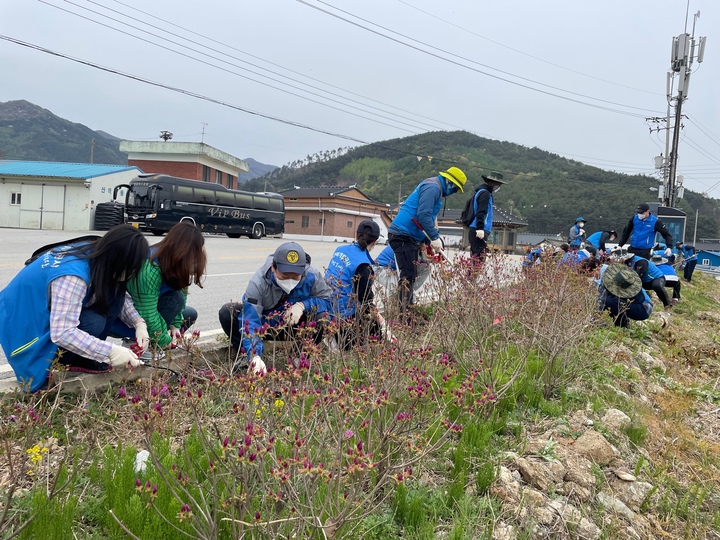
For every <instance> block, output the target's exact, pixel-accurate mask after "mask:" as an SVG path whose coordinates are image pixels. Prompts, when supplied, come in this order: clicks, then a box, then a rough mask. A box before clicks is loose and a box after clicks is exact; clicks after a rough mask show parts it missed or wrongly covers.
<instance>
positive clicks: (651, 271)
mask: <svg viewBox="0 0 720 540" xmlns="http://www.w3.org/2000/svg"><path fill="white" fill-rule="evenodd" d="M639 261H646V262H647V263H648V271H647V274H645V279H643V283H650V282H651V281H652V280H654V279H657V278H661V277H663V276H664V275H665V274H663V272H662V270H660V269H659V268H658V267H657V266H655V264H653V263H651V262H650V261H648V260H647V259H643V258H642V257H638V256H637V255H635V256H634V257H633V258H632V259H630V261H629V262H628V266H629V267H630V268H633V269H634V268H635V263H636V262H639Z"/></svg>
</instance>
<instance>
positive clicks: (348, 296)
mask: <svg viewBox="0 0 720 540" xmlns="http://www.w3.org/2000/svg"><path fill="white" fill-rule="evenodd" d="M355 238H356V240H355V242H353V243H352V244H348V245H344V246H340V247H338V248H337V249H336V250H335V253H334V254H333V256H332V259H330V263H329V264H328V269H327V271H326V272H325V281H326V282H327V284H328V285H330V287H331V288H332V289H333V314H334V316H335V319H336V320H338V321H339V323H340V331H339V338H340V339H339V341H340V345H341V346H342V348H343V349H349V348H350V347H352V346H353V345H356V344H358V343H359V342H361V340H362V337H364V336H367V335H374V336H384V337H387V338H388V339H392V336H391V334H390V332H389V330H388V328H387V323H386V322H385V319H383V316H382V315H380V313H379V312H378V310H377V308H376V307H375V304H374V295H373V290H372V284H373V277H374V272H373V265H374V264H375V261H374V260H373V258H372V256H371V255H370V251H371V250H372V249H373V248H374V247H375V244H376V243H377V241H378V238H380V227H378V224H377V223H375V222H374V221H372V220H365V221H362V222H360V225H358V228H357V235H356V237H355Z"/></svg>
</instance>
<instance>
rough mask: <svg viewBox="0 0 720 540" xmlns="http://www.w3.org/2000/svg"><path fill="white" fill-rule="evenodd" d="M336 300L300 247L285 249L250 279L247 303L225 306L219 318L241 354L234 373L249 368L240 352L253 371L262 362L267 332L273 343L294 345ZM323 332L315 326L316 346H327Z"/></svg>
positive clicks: (287, 245)
mask: <svg viewBox="0 0 720 540" xmlns="http://www.w3.org/2000/svg"><path fill="white" fill-rule="evenodd" d="M331 297H332V290H331V289H330V287H329V286H328V285H327V283H326V282H325V279H324V278H323V276H322V274H321V273H320V272H319V271H318V270H317V269H315V268H313V267H312V266H310V261H309V258H308V257H307V255H306V254H305V251H304V250H303V248H302V247H301V246H300V244H298V243H296V242H285V243H284V244H280V246H278V248H277V249H276V250H275V253H274V254H272V255H270V256H269V257H268V258H267V260H266V261H265V264H263V265H262V266H261V267H260V269H259V270H258V271H257V272H255V275H254V276H253V277H252V278H251V279H250V283H248V286H247V289H246V290H245V294H244V295H243V297H242V302H240V303H229V304H225V305H224V306H223V307H222V308H220V312H219V313H218V317H219V318H220V325H221V326H222V328H223V330H224V331H225V334H227V336H228V337H229V338H230V341H231V343H232V345H233V346H234V347H235V348H237V349H238V361H237V362H236V365H235V366H234V369H239V368H241V367H244V366H246V365H248V364H247V363H246V362H245V358H244V357H241V355H240V354H239V353H240V351H244V352H245V354H246V356H247V360H248V362H249V363H250V365H251V366H252V365H257V364H258V362H257V360H262V355H263V353H264V352H265V345H264V344H263V341H262V338H263V335H264V334H265V333H266V332H267V333H268V334H269V335H271V336H272V337H273V338H274V339H279V340H284V339H288V338H289V339H295V338H296V337H297V331H298V329H299V328H300V326H302V325H304V324H305V323H310V322H313V321H314V322H316V323H317V322H322V319H323V318H325V317H327V316H329V314H330V312H331V307H332V306H331ZM308 326H312V325H308ZM322 330H323V325H322V324H317V325H316V326H314V330H313V340H314V342H315V344H320V342H321V341H322ZM260 365H264V362H260Z"/></svg>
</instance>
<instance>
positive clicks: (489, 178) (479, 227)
mask: <svg viewBox="0 0 720 540" xmlns="http://www.w3.org/2000/svg"><path fill="white" fill-rule="evenodd" d="M482 179H483V180H485V183H484V184H482V185H480V187H478V188H477V189H476V190H475V195H474V196H473V199H474V200H473V210H474V211H475V219H473V221H472V223H471V224H470V227H469V229H470V251H471V253H472V256H473V257H476V258H477V259H479V260H482V259H484V258H485V254H486V253H487V240H488V238H489V237H490V232H491V231H492V224H493V195H494V194H495V193H497V192H498V191H500V187H501V186H502V185H503V184H504V183H505V182H503V175H502V174H500V173H498V172H492V173H490V174H488V175H482Z"/></svg>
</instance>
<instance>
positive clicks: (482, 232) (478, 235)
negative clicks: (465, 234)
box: [475, 229, 485, 240]
mask: <svg viewBox="0 0 720 540" xmlns="http://www.w3.org/2000/svg"><path fill="white" fill-rule="evenodd" d="M475 236H477V237H478V238H479V239H480V240H482V239H483V238H485V231H483V230H482V229H478V230H477V231H475Z"/></svg>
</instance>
